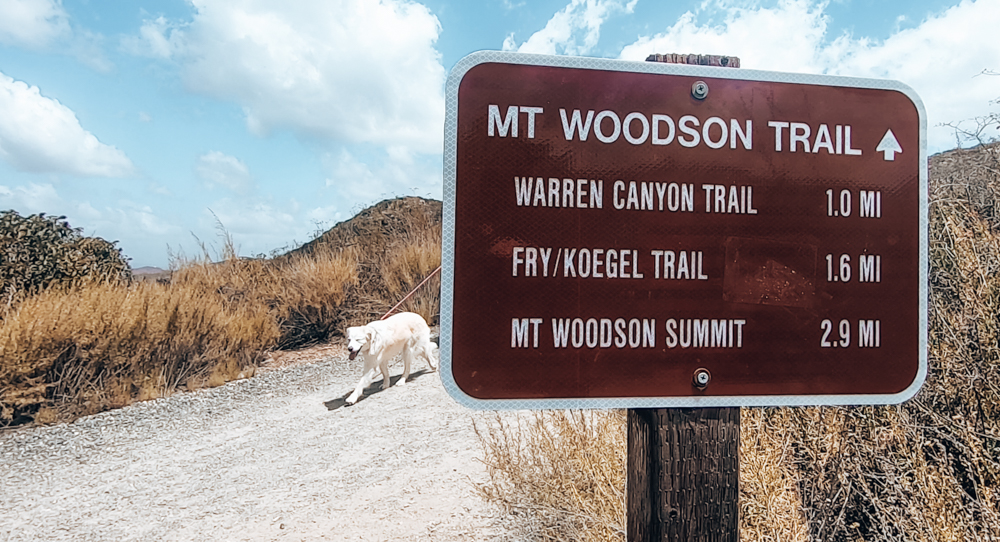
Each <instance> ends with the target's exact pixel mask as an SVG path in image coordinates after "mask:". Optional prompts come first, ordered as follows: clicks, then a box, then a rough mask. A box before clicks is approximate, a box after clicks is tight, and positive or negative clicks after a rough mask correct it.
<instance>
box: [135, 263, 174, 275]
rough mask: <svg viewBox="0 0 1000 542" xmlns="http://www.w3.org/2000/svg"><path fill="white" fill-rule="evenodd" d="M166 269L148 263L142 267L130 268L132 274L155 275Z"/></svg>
mask: <svg viewBox="0 0 1000 542" xmlns="http://www.w3.org/2000/svg"><path fill="white" fill-rule="evenodd" d="M164 272H166V269H160V268H159V267H152V266H149V265H146V266H143V267H137V268H135V269H133V270H132V274H133V275H155V274H157V273H164Z"/></svg>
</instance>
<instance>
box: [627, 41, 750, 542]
mask: <svg viewBox="0 0 1000 542" xmlns="http://www.w3.org/2000/svg"><path fill="white" fill-rule="evenodd" d="M646 60H647V61H650V62H668V63H675V64H699V65H710V66H726V67H731V68H738V67H739V65H740V61H739V58H736V57H725V56H716V55H678V54H667V55H661V54H654V55H650V56H649V57H648V58H647V59H646ZM692 385H694V384H692ZM739 448H740V409H739V408H678V409H668V408H653V409H629V411H628V460H627V462H628V465H627V468H628V478H627V481H626V496H625V500H626V507H627V510H626V516H627V518H626V522H627V526H626V532H627V537H628V540H629V542H640V541H641V542H646V541H653V540H656V541H660V540H667V541H689V540H699V541H706V542H721V541H726V542H736V541H738V540H739V538H740V535H739V533H740V531H739V517H740V510H739V498H740V489H739V488H740V460H739Z"/></svg>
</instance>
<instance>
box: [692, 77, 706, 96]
mask: <svg viewBox="0 0 1000 542" xmlns="http://www.w3.org/2000/svg"><path fill="white" fill-rule="evenodd" d="M691 95H692V96H694V97H695V98H696V99H698V100H704V99H705V98H707V97H708V83H706V82H704V81H695V82H694V84H693V85H691Z"/></svg>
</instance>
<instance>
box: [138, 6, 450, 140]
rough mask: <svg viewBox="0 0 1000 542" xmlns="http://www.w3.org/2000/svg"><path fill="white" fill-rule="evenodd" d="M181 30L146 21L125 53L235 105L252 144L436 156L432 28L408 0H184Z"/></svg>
mask: <svg viewBox="0 0 1000 542" xmlns="http://www.w3.org/2000/svg"><path fill="white" fill-rule="evenodd" d="M191 1H192V3H193V5H194V8H195V14H194V16H193V19H192V20H191V21H189V22H185V23H171V22H169V21H166V20H163V19H157V20H155V21H149V22H147V23H146V25H144V26H143V28H142V29H141V31H140V34H139V36H137V37H133V38H131V39H129V40H126V41H124V42H123V45H124V47H125V48H126V49H127V50H130V51H132V52H136V53H143V54H147V55H149V56H155V57H160V58H168V59H171V60H172V61H174V62H176V63H177V64H178V65H179V66H180V69H181V73H182V76H183V78H184V81H185V83H186V85H187V86H188V87H189V88H190V89H192V90H193V91H196V92H199V93H203V94H206V95H209V96H214V97H217V98H220V99H224V100H231V101H234V102H236V103H238V104H240V105H241V106H242V107H243V109H244V113H245V115H246V123H247V127H248V129H250V130H251V131H253V132H254V133H257V134H265V133H267V132H269V131H271V130H275V129H284V128H289V129H292V130H294V131H295V132H297V133H299V134H304V135H310V136H317V137H320V138H324V139H332V140H335V141H340V142H346V143H373V144H377V145H406V146H408V147H410V148H412V149H414V150H417V151H420V152H424V153H439V152H440V151H441V146H442V137H443V135H442V132H443V130H442V125H443V122H444V98H443V83H444V79H445V70H444V67H443V66H442V65H441V59H440V54H439V53H438V52H437V51H436V50H435V49H434V43H435V42H436V40H437V38H438V34H439V33H440V32H441V26H440V24H439V22H438V20H437V18H436V17H435V16H434V15H432V14H431V13H430V11H429V10H428V9H427V8H426V7H424V6H422V5H420V4H416V3H413V2H409V1H406V0H382V1H376V0H340V1H330V0H313V1H308V2H307V1H301V2H283V1H280V0H235V1H233V0H191Z"/></svg>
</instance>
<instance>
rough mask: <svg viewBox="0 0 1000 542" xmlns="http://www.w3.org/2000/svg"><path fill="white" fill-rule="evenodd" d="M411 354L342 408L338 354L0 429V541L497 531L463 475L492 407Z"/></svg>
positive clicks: (488, 534)
mask: <svg viewBox="0 0 1000 542" xmlns="http://www.w3.org/2000/svg"><path fill="white" fill-rule="evenodd" d="M393 369H394V370H393V374H394V375H399V373H400V372H401V369H402V368H401V367H399V366H395V367H393ZM415 369H417V370H416V371H415V373H414V375H411V380H410V382H409V383H408V384H407V385H405V386H403V387H393V388H390V389H389V390H386V391H380V390H379V389H378V386H379V385H380V382H376V383H375V384H374V385H373V386H372V387H370V388H369V390H368V392H367V393H366V395H365V397H364V398H363V399H362V400H361V401H360V402H358V404H357V405H354V406H350V407H347V406H344V403H343V398H344V397H346V396H347V394H348V393H349V392H350V391H351V390H352V389H353V387H354V385H355V384H356V382H357V379H358V377H359V376H360V375H359V374H358V371H359V368H358V367H357V366H356V364H355V363H354V362H349V361H347V360H346V358H345V357H343V356H337V359H335V360H333V361H329V360H327V361H322V362H318V363H312V364H307V365H293V366H291V367H286V368H283V369H280V370H272V371H267V372H262V373H261V374H259V375H258V376H256V377H254V378H252V379H248V380H242V381H237V382H232V383H230V384H227V385H225V386H222V387H219V388H215V389H212V390H204V391H198V392H193V393H185V394H178V395H175V396H173V397H170V398H167V399H160V400H156V401H150V402H147V403H141V404H136V405H133V406H131V407H128V408H125V409H121V410H118V411H113V412H107V413H104V414H100V415H97V416H91V417H88V418H84V419H81V420H78V421H77V422H75V423H72V424H65V425H60V426H54V427H46V428H31V429H24V430H18V431H13V432H7V433H3V434H0V540H4V541H14V540H116V541H117V540H252V541H258V540H260V541H263V540H373V541H374V540H441V541H459V540H493V539H503V538H507V536H506V535H505V534H504V533H503V532H501V531H502V529H501V528H500V527H498V526H497V525H499V522H498V520H497V518H496V516H494V513H495V512H494V511H493V510H492V509H491V508H490V507H488V506H487V505H485V504H484V503H483V502H482V501H481V500H480V499H479V498H478V497H476V496H475V494H474V491H473V488H472V482H474V481H481V480H482V479H483V477H484V468H483V465H482V464H481V463H480V462H479V461H478V460H477V458H480V457H481V451H480V448H479V444H478V442H477V440H476V437H475V435H474V433H473V429H472V423H473V420H474V419H485V418H488V417H490V416H491V415H490V414H484V413H477V412H472V411H469V410H467V409H465V408H464V407H461V406H459V405H458V404H457V403H455V402H454V401H453V400H452V399H451V398H450V397H448V396H447V394H446V393H445V391H444V389H443V388H442V386H441V382H440V379H439V377H438V374H437V373H434V372H427V371H426V370H423V369H424V368H423V367H422V366H417V367H415ZM396 377H397V376H394V380H395V378H396Z"/></svg>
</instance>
